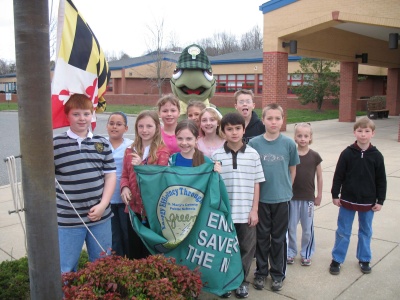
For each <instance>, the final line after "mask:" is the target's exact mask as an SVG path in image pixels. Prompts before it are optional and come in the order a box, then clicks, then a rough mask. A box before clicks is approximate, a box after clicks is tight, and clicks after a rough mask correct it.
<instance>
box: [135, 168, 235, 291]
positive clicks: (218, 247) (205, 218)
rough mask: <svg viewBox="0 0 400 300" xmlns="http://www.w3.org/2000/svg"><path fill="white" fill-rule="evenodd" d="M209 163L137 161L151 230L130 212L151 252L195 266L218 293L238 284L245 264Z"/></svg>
mask: <svg viewBox="0 0 400 300" xmlns="http://www.w3.org/2000/svg"><path fill="white" fill-rule="evenodd" d="M213 168H214V165H213V164H211V163H206V164H203V165H201V166H199V167H193V168H187V167H164V166H151V165H146V166H135V172H136V174H137V180H138V184H139V188H140V191H141V196H142V199H143V203H144V207H145V210H146V213H147V218H148V222H149V225H150V229H149V228H147V227H145V226H144V225H143V224H142V223H141V222H140V221H139V219H138V218H137V217H136V215H135V214H134V213H133V211H131V210H130V216H131V221H132V225H133V228H134V229H135V231H136V232H137V233H138V234H139V235H140V237H141V238H142V240H143V242H144V243H145V244H146V246H147V248H148V249H149V251H150V253H152V254H159V253H163V254H164V255H165V256H171V257H174V258H175V259H176V261H177V262H178V263H179V264H182V265H186V266H188V267H189V268H190V269H192V270H193V269H194V268H196V267H199V268H200V272H201V273H202V281H203V284H204V290H205V291H207V292H210V293H214V294H216V295H222V294H224V293H225V292H227V291H231V290H234V289H236V288H238V287H239V285H240V284H241V283H242V281H243V268H242V261H241V257H240V250H239V245H238V240H237V236H236V231H235V227H234V225H233V222H232V218H231V214H230V205H229V199H228V194H227V192H226V188H225V185H224V183H223V181H222V178H221V177H220V176H219V174H218V173H216V172H214V171H213Z"/></svg>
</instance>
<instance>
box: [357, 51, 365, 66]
mask: <svg viewBox="0 0 400 300" xmlns="http://www.w3.org/2000/svg"><path fill="white" fill-rule="evenodd" d="M356 58H361V63H363V64H367V63H368V53H361V54H356Z"/></svg>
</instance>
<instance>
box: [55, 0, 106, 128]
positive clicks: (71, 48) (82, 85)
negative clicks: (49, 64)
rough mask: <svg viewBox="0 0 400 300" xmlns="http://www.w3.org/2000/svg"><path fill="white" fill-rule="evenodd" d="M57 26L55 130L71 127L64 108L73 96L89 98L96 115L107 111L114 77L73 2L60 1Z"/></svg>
mask: <svg viewBox="0 0 400 300" xmlns="http://www.w3.org/2000/svg"><path fill="white" fill-rule="evenodd" d="M58 26H60V29H61V28H62V32H61V34H59V36H58V45H59V47H58V56H57V62H56V68H55V70H54V75H53V82H52V105H53V128H59V127H64V126H68V125H69V124H68V121H67V120H66V118H65V116H64V113H63V106H64V104H65V103H66V102H67V101H68V99H69V97H70V96H71V95H72V94H75V93H80V94H86V95H87V96H88V97H89V98H90V99H91V100H92V102H93V106H94V108H95V109H96V111H97V112H102V111H104V109H105V100H104V98H103V95H104V93H105V92H106V88H107V84H108V81H109V79H110V74H111V73H110V70H109V67H108V63H107V61H106V58H105V56H104V53H103V51H102V49H101V47H100V45H99V42H98V40H97V39H96V37H95V35H94V34H93V32H92V30H91V29H90V27H89V25H88V24H87V23H86V21H85V19H84V18H83V17H82V16H81V14H80V13H79V11H78V10H77V9H76V7H75V5H74V4H73V3H72V1H71V0H61V2H60V8H59V22H58ZM59 33H60V30H59ZM93 121H95V119H94V120H93ZM92 127H93V126H92Z"/></svg>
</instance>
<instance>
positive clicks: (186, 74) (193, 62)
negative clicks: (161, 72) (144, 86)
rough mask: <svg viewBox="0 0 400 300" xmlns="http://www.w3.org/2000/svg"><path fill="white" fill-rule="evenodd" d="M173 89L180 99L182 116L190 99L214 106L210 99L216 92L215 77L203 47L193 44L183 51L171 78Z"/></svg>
mask: <svg viewBox="0 0 400 300" xmlns="http://www.w3.org/2000/svg"><path fill="white" fill-rule="evenodd" d="M171 89H172V93H173V94H174V95H175V96H176V97H178V99H179V101H180V106H181V116H182V115H185V114H186V108H187V103H188V102H189V100H197V101H201V102H203V103H204V104H205V105H206V106H207V107H208V106H213V105H210V102H209V99H210V98H211V97H212V96H213V95H214V93H215V78H214V76H213V73H212V69H211V64H210V61H209V60H208V57H207V54H206V53H205V51H204V49H203V48H201V47H200V46H198V45H196V44H193V45H190V46H187V47H186V48H185V49H184V50H183V51H182V54H181V55H180V56H179V59H178V63H177V64H176V69H175V70H174V74H173V75H172V78H171Z"/></svg>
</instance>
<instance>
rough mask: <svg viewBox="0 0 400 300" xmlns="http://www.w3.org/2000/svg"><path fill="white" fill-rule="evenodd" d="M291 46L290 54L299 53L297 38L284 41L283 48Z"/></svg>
mask: <svg viewBox="0 0 400 300" xmlns="http://www.w3.org/2000/svg"><path fill="white" fill-rule="evenodd" d="M286 47H290V48H289V53H290V54H296V53H297V41H296V40H291V41H290V42H288V43H286V42H282V48H286Z"/></svg>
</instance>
